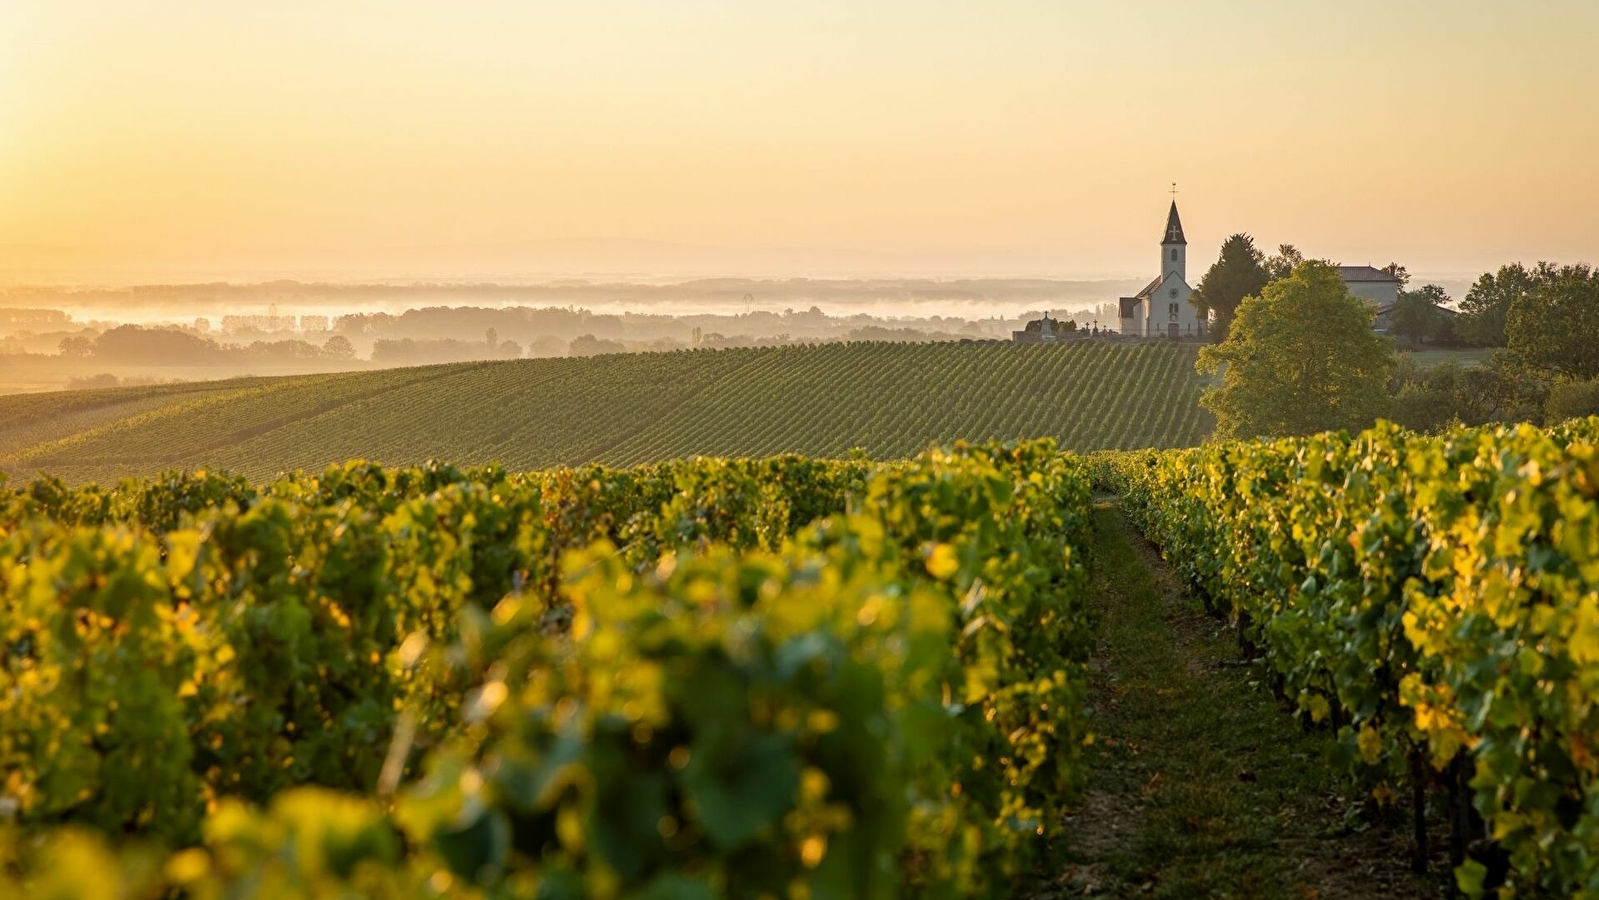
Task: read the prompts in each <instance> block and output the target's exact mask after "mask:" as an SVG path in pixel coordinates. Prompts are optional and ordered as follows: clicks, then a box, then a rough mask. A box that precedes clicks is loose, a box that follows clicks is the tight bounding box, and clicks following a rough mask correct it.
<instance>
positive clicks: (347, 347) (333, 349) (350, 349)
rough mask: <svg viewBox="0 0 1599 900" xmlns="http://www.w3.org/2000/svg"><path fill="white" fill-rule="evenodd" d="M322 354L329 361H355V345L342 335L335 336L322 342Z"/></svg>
mask: <svg viewBox="0 0 1599 900" xmlns="http://www.w3.org/2000/svg"><path fill="white" fill-rule="evenodd" d="M322 353H323V355H325V356H327V357H328V358H329V359H355V345H354V344H351V343H350V339H349V338H347V337H345V336H344V335H342V334H335V335H334V336H332V337H330V338H328V339H327V340H326V341H323V342H322Z"/></svg>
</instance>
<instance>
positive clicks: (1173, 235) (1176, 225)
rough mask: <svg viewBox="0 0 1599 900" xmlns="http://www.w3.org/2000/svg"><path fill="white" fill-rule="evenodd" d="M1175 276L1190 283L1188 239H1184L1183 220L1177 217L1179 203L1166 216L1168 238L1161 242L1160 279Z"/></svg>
mask: <svg viewBox="0 0 1599 900" xmlns="http://www.w3.org/2000/svg"><path fill="white" fill-rule="evenodd" d="M1173 274H1175V275H1176V276H1177V277H1178V278H1179V279H1181V280H1182V281H1183V282H1184V283H1185V284H1186V283H1187V281H1188V239H1187V238H1185V237H1183V220H1182V219H1180V218H1178V217H1177V201H1176V200H1173V201H1172V202H1171V212H1169V213H1167V214H1166V236H1165V237H1164V238H1163V239H1162V240H1161V242H1160V277H1162V278H1165V277H1166V276H1168V275H1173Z"/></svg>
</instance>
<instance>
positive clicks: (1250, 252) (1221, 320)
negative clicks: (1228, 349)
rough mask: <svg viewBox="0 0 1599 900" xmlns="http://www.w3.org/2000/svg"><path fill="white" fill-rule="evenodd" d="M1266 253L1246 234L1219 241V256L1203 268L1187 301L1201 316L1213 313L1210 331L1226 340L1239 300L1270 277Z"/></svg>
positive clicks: (1248, 295)
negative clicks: (1210, 264)
mask: <svg viewBox="0 0 1599 900" xmlns="http://www.w3.org/2000/svg"><path fill="white" fill-rule="evenodd" d="M1265 261H1266V257H1265V254H1263V253H1261V252H1260V251H1259V250H1258V249H1256V248H1255V241H1254V239H1253V238H1251V237H1250V236H1249V235H1247V234H1235V235H1233V236H1232V237H1230V238H1228V239H1227V242H1226V243H1224V244H1222V245H1221V256H1220V258H1218V259H1217V260H1216V263H1215V265H1213V266H1211V267H1210V269H1209V271H1207V272H1205V277H1204V278H1201V279H1200V280H1199V286H1198V287H1196V288H1194V293H1193V296H1192V297H1190V298H1189V301H1188V302H1189V303H1192V304H1194V306H1196V307H1198V308H1199V312H1200V318H1201V319H1204V318H1205V317H1206V315H1207V314H1214V316H1215V320H1214V322H1213V323H1212V324H1211V335H1212V336H1213V337H1215V339H1216V340H1218V341H1219V340H1225V339H1226V337H1227V328H1228V326H1230V325H1231V324H1232V321H1233V315H1234V314H1235V313H1236V312H1237V310H1238V304H1240V303H1242V302H1243V301H1244V298H1245V297H1253V296H1255V295H1256V294H1259V293H1260V291H1261V288H1264V287H1265V286H1266V282H1267V281H1268V280H1269V279H1268V277H1267V275H1266V266H1265Z"/></svg>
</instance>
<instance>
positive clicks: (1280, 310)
mask: <svg viewBox="0 0 1599 900" xmlns="http://www.w3.org/2000/svg"><path fill="white" fill-rule="evenodd" d="M1373 315H1374V311H1373V310H1372V309H1371V307H1370V305H1369V304H1367V303H1366V301H1364V300H1361V299H1360V298H1358V297H1356V296H1354V295H1353V294H1351V293H1350V292H1349V289H1348V288H1347V287H1346V286H1345V285H1344V283H1343V280H1342V279H1340V278H1339V277H1338V270H1337V269H1335V268H1333V267H1332V266H1331V265H1329V264H1327V263H1324V262H1320V261H1311V262H1304V263H1300V264H1299V265H1298V266H1296V267H1295V268H1294V269H1293V272H1292V274H1290V275H1289V276H1288V277H1286V278H1284V279H1281V280H1279V281H1276V282H1274V283H1272V284H1270V285H1268V286H1266V288H1265V289H1264V290H1262V291H1261V293H1260V295H1259V296H1256V297H1249V298H1247V299H1245V300H1244V302H1243V303H1241V304H1239V307H1238V312H1237V315H1236V317H1235V318H1234V320H1233V325H1232V329H1231V331H1230V332H1229V333H1228V336H1227V340H1226V341H1223V342H1222V343H1220V344H1212V345H1210V346H1207V347H1205V348H1203V349H1202V350H1200V353H1199V362H1198V368H1199V371H1200V372H1201V373H1202V374H1211V375H1214V374H1218V373H1219V374H1220V376H1221V385H1220V386H1219V387H1215V388H1212V389H1211V390H1209V391H1207V392H1206V394H1205V396H1204V398H1203V399H1202V400H1201V401H1200V403H1201V405H1202V406H1204V407H1205V408H1206V409H1208V410H1210V411H1211V412H1213V413H1215V415H1216V432H1215V434H1216V437H1217V438H1219V439H1229V438H1249V437H1282V436H1287V435H1297V434H1311V433H1313V432H1317V431H1327V430H1332V429H1338V428H1351V429H1353V428H1362V427H1365V426H1367V425H1370V424H1371V423H1372V422H1374V421H1376V419H1377V417H1378V416H1379V415H1382V414H1383V412H1384V411H1385V409H1386V407H1387V402H1388V381H1389V375H1390V373H1391V372H1392V370H1393V367H1394V351H1393V346H1392V344H1391V343H1390V342H1389V341H1388V340H1387V339H1386V338H1384V337H1382V336H1380V335H1377V334H1374V333H1373V332H1372V330H1371V325H1372V317H1373Z"/></svg>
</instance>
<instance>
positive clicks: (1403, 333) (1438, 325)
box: [1388, 284, 1451, 344]
mask: <svg viewBox="0 0 1599 900" xmlns="http://www.w3.org/2000/svg"><path fill="white" fill-rule="evenodd" d="M1448 302H1449V294H1448V292H1446V291H1445V290H1444V289H1443V288H1442V287H1439V286H1438V285H1436V284H1424V285H1422V286H1421V287H1419V288H1417V289H1416V290H1413V291H1409V290H1401V291H1400V292H1399V299H1398V300H1396V301H1394V308H1393V310H1392V311H1391V312H1390V313H1389V314H1388V318H1389V321H1390V322H1392V323H1393V331H1394V335H1395V336H1397V337H1402V338H1404V339H1406V340H1408V341H1410V342H1411V343H1415V344H1422V343H1426V342H1427V341H1429V340H1432V341H1440V340H1446V339H1448V338H1449V337H1450V336H1451V332H1450V326H1449V314H1448V313H1446V312H1444V311H1443V310H1441V309H1440V307H1441V306H1443V305H1444V304H1445V303H1448Z"/></svg>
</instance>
